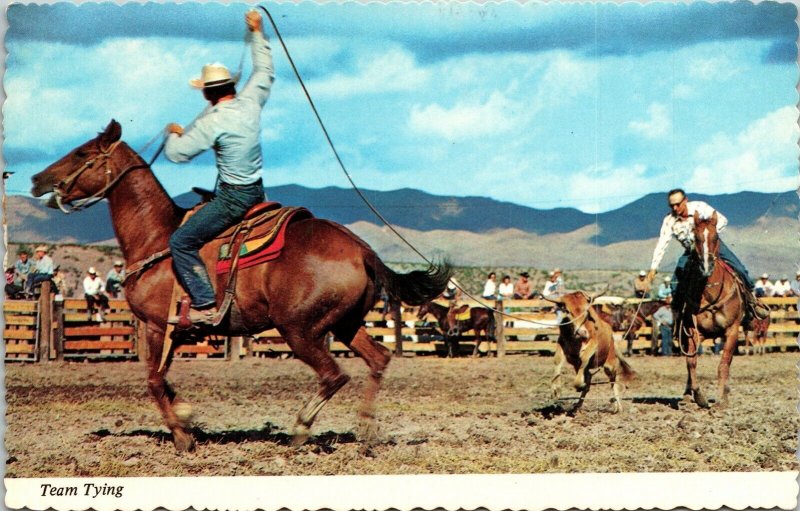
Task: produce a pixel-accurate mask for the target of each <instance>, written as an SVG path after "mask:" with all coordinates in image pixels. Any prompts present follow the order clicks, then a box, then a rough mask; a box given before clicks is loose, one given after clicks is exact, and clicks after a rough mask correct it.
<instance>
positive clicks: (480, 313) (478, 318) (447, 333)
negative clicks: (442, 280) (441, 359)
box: [417, 302, 492, 358]
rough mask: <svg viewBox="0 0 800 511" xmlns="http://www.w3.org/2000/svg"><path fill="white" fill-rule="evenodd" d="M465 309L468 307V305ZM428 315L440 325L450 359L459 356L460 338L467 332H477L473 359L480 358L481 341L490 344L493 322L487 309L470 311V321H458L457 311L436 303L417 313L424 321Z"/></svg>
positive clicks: (427, 305)
mask: <svg viewBox="0 0 800 511" xmlns="http://www.w3.org/2000/svg"><path fill="white" fill-rule="evenodd" d="M463 307H466V305H464V306H463ZM428 314H431V315H432V316H433V317H435V318H436V321H437V322H438V323H439V330H441V331H442V334H443V335H444V340H445V344H446V345H447V356H448V357H451V358H452V357H454V356H457V355H458V338H459V337H460V336H461V334H462V333H464V332H466V331H467V330H472V331H473V332H475V349H473V350H472V356H473V357H477V356H478V348H479V347H480V345H481V341H483V340H485V341H486V342H487V343H488V342H489V325H490V324H491V322H492V313H491V311H489V309H486V308H485V307H471V308H470V309H469V319H467V320H457V319H455V318H456V311H453V310H451V309H450V308H449V307H445V306H444V305H439V304H438V303H436V302H428V303H424V304H422V306H420V308H419V311H417V318H419V319H424V318H425V316H426V315H428Z"/></svg>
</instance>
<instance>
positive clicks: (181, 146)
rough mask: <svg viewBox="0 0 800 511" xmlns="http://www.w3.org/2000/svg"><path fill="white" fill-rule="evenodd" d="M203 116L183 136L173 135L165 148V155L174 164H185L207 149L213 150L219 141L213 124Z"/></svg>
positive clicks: (169, 137)
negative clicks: (215, 143)
mask: <svg viewBox="0 0 800 511" xmlns="http://www.w3.org/2000/svg"><path fill="white" fill-rule="evenodd" d="M203 115H205V113H204V114H201V116H200V117H198V118H197V119H196V120H195V121H194V122H193V123H192V124H191V125H189V127H187V128H186V131H184V132H183V135H178V134H176V133H171V134H170V135H169V136H168V137H167V143H166V145H165V146H164V155H165V156H166V157H167V158H168V159H169V161H171V162H173V163H185V162H187V161H189V160H191V159H192V158H194V157H195V156H197V155H198V154H200V153H202V152H203V151H205V150H207V149H211V147H212V146H213V145H214V142H215V141H216V139H217V133H216V130H215V129H214V127H213V123H211V122H207V119H206V118H204V117H203Z"/></svg>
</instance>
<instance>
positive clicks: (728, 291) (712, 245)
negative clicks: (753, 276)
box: [677, 213, 746, 408]
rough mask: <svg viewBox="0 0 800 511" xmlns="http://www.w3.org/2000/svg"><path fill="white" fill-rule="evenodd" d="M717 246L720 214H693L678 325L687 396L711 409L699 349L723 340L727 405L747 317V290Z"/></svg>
mask: <svg viewBox="0 0 800 511" xmlns="http://www.w3.org/2000/svg"><path fill="white" fill-rule="evenodd" d="M719 247H720V240H719V235H718V233H717V214H716V213H714V214H713V215H712V217H711V218H709V219H707V220H703V219H702V218H700V216H699V215H697V214H695V215H694V250H693V252H692V253H691V256H690V260H689V262H688V264H687V269H686V276H684V277H683V279H684V280H685V283H686V287H685V292H686V294H685V297H684V298H683V299H682V301H683V306H682V308H681V310H680V311H679V314H678V319H677V321H678V328H679V336H680V343H681V351H682V353H683V354H684V356H685V357H686V368H687V372H688V376H687V379H686V389H685V391H684V395H687V396H688V395H693V397H694V400H695V402H696V403H697V404H698V405H699V406H700V407H702V408H707V407H708V401H707V400H706V398H705V396H704V395H703V393H702V392H701V390H700V383H699V382H698V380H697V348H698V346H700V343H701V342H703V339H704V338H710V339H715V338H717V337H722V338H723V348H722V356H721V357H720V361H719V366H718V368H717V380H718V396H719V401H718V402H719V404H721V405H725V404H727V400H728V393H729V392H730V387H729V386H728V377H729V375H730V367H731V362H732V360H733V355H734V353H736V349H737V343H738V340H739V326H740V325H741V323H742V320H743V319H744V313H745V300H744V296H743V293H744V292H746V291H745V290H743V289H742V284H741V283H740V282H739V281H738V279H737V277H736V276H735V274H734V271H733V270H732V269H731V268H730V267H729V266H728V265H727V263H725V262H724V261H721V260H720V259H719Z"/></svg>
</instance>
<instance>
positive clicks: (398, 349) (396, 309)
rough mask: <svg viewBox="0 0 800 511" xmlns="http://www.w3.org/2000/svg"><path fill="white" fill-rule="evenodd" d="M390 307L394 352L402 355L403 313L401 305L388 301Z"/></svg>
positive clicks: (399, 355)
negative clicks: (392, 321) (392, 322)
mask: <svg viewBox="0 0 800 511" xmlns="http://www.w3.org/2000/svg"><path fill="white" fill-rule="evenodd" d="M389 306H390V307H391V308H392V319H393V320H394V354H395V355H396V356H398V357H402V356H403V313H402V312H401V309H402V305H400V304H399V303H395V302H389Z"/></svg>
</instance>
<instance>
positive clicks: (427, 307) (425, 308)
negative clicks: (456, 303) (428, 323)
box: [417, 302, 431, 319]
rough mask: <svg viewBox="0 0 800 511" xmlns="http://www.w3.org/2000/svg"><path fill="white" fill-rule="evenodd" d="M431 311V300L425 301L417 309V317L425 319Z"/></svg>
mask: <svg viewBox="0 0 800 511" xmlns="http://www.w3.org/2000/svg"><path fill="white" fill-rule="evenodd" d="M430 312H431V302H425V303H423V304H422V305H420V306H419V310H418V311H417V319H425V316H427V315H428V313H430Z"/></svg>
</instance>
